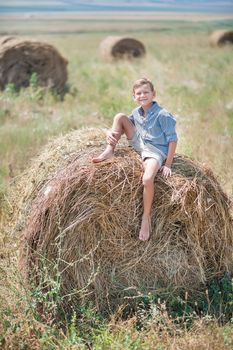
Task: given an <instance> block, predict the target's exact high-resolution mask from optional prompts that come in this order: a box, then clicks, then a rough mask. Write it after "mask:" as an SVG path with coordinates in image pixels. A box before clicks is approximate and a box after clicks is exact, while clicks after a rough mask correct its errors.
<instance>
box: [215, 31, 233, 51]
mask: <svg viewBox="0 0 233 350" xmlns="http://www.w3.org/2000/svg"><path fill="white" fill-rule="evenodd" d="M209 43H210V45H211V46H213V47H216V46H223V45H226V44H233V30H216V31H214V32H213V33H212V34H211V35H210V37H209Z"/></svg>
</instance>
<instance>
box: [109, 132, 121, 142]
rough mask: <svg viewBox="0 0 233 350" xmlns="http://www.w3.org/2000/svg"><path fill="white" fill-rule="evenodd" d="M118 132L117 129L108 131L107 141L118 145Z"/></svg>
mask: <svg viewBox="0 0 233 350" xmlns="http://www.w3.org/2000/svg"><path fill="white" fill-rule="evenodd" d="M118 134H119V133H118V132H115V131H108V133H107V143H108V144H109V145H111V146H116V144H117V142H118V138H117V136H118Z"/></svg>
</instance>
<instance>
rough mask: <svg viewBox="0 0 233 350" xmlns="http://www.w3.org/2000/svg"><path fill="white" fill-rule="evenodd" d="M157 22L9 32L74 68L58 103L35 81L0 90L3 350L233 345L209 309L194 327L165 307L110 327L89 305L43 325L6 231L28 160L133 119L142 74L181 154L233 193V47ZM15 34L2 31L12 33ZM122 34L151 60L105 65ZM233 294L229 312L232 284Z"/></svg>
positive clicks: (204, 32)
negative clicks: (69, 137) (77, 132)
mask: <svg viewBox="0 0 233 350" xmlns="http://www.w3.org/2000/svg"><path fill="white" fill-rule="evenodd" d="M32 22H33V21H32ZM84 22H85V21H84ZM152 23H153V24H151V25H148V23H147V24H145V23H143V21H140V22H138V23H135V22H127V21H126V22H125V21H123V22H122V21H119V22H116V21H115V22H114V27H113V26H112V27H110V29H109V27H108V28H107V23H105V24H104V26H103V23H99V26H98V21H97V22H95V23H94V24H93V26H92V27H91V22H88V23H85V25H84V27H83V28H86V29H85V30H83V31H82V30H81V29H80V30H77V28H76V29H75V31H76V32H75V33H73V32H72V28H71V30H69V33H66V32H65V31H63V30H62V29H61V30H60V31H59V33H56V30H55V31H54V32H53V33H51V30H50V29H51V28H50V27H51V22H50V24H49V28H47V30H46V24H45V23H43V21H41V23H40V25H41V28H42V29H43V34H42V33H39V34H38V28H37V30H33V25H32V24H30V26H28V25H27V26H26V27H25V24H24V27H23V29H19V28H20V27H18V29H17V28H12V33H13V34H14V32H16V29H17V30H18V33H19V34H23V35H25V34H26V35H28V36H31V37H33V38H36V39H39V40H42V41H46V42H48V43H50V44H52V45H54V46H55V47H56V48H57V49H58V50H59V51H60V53H61V54H62V55H63V56H64V57H65V58H67V59H68V61H69V64H68V71H69V79H68V82H67V87H66V93H65V95H64V97H63V98H62V99H61V98H60V97H59V96H58V95H56V94H54V93H51V92H49V91H44V90H42V89H41V88H40V87H38V86H36V84H31V86H30V87H29V88H28V89H22V90H21V91H20V92H17V91H16V90H15V89H14V87H13V86H12V85H9V86H7V87H6V89H5V90H4V91H2V92H1V93H0V159H1V163H0V220H1V222H0V228H1V232H0V242H1V248H0V259H1V260H0V263H1V267H0V319H1V321H0V344H1V345H2V346H3V348H5V349H91V348H93V349H157V350H162V349H195V350H196V349H207V348H209V349H230V348H231V347H232V344H233V340H232V332H233V329H232V323H231V321H232V319H231V320H230V319H229V320H228V323H227V324H224V325H223V324H220V323H221V322H220V323H219V322H218V321H219V320H218V317H217V316H215V315H214V314H210V313H209V308H208V307H207V310H206V312H205V314H203V315H201V316H200V315H199V316H198V317H196V318H195V320H194V318H193V323H192V326H189V324H187V322H188V321H187V318H185V315H184V314H183V316H182V317H183V318H182V320H179V322H175V321H173V320H172V319H171V318H170V317H169V315H168V314H167V312H166V306H161V305H160V304H153V305H152V304H151V305H150V316H148V314H147V313H146V311H145V309H143V310H142V309H140V310H139V313H140V312H141V314H140V315H139V314H137V315H136V316H135V315H132V317H129V318H128V319H126V320H122V319H120V318H119V317H118V315H113V317H112V319H111V320H104V319H102V318H101V316H99V315H98V314H97V313H96V312H95V310H94V309H93V308H92V309H91V308H90V309H88V308H87V309H86V310H82V311H80V310H79V312H80V314H81V318H80V319H79V315H78V314H75V313H74V315H73V316H72V318H71V320H69V322H68V321H67V323H66V326H65V327H64V326H63V327H61V328H57V327H56V326H54V325H53V324H52V323H50V324H46V323H44V322H43V320H41V319H40V317H39V316H38V314H37V313H36V311H35V308H34V304H35V300H37V301H38V298H40V297H41V298H42V296H38V295H35V294H36V293H34V294H33V292H32V293H31V292H30V293H29V291H27V290H25V289H24V286H23V283H22V281H21V279H20V275H19V273H18V268H17V255H18V238H15V237H11V235H10V233H9V229H8V230H7V231H6V230H5V227H6V226H5V225H6V224H5V223H6V220H7V218H8V216H9V215H11V207H10V204H9V201H8V190H9V188H10V184H11V183H12V181H14V179H15V178H17V176H18V175H19V174H20V173H21V172H22V171H23V170H24V169H25V168H27V167H28V165H29V164H30V159H31V158H32V157H35V156H36V155H37V154H39V153H40V152H41V150H42V149H43V147H44V145H46V143H47V142H48V141H49V140H50V139H51V138H53V137H58V136H59V135H61V134H66V133H67V132H69V131H71V130H74V129H79V128H82V127H107V128H108V127H110V126H111V122H112V118H113V116H114V114H116V113H117V112H124V113H126V114H130V112H131V110H132V109H133V108H134V107H135V105H134V102H133V99H132V91H131V87H132V83H133V82H134V81H135V80H136V79H138V78H140V77H148V78H150V79H151V80H152V81H153V82H154V84H155V87H156V90H157V98H156V99H157V101H158V102H159V103H160V104H161V105H163V106H164V107H166V109H168V110H169V111H170V112H171V113H172V114H174V115H175V116H176V119H177V131H178V134H179V144H178V150H177V152H178V153H182V154H186V155H188V156H190V157H192V158H193V159H195V160H197V161H200V162H202V163H206V164H207V165H208V166H209V167H210V168H211V169H212V170H213V172H214V174H215V175H217V177H218V179H219V181H220V183H221V185H222V187H223V188H224V190H225V191H226V193H227V194H228V195H229V196H230V197H231V196H232V194H233V180H232V174H233V153H232V149H233V94H232V92H233V80H232V76H233V50H232V47H231V46H226V47H223V48H211V47H210V46H209V44H208V36H209V33H210V32H211V30H212V29H215V28H217V27H219V26H220V24H221V25H224V21H223V22H222V23H219V22H216V21H213V22H210V21H208V22H201V23H199V22H192V23H191V22H187V23H186V22H180V21H177V22H176V21H173V22H171V21H160V22H159V23H158V22H157V23H154V22H152ZM226 24H227V26H228V25H229V21H228V22H226ZM31 25H32V26H31ZM80 26H81V24H80ZM10 28H11V27H10V26H9V27H8V30H3V28H1V31H2V32H4V33H5V34H6V33H7V34H11V29H10ZM53 28H55V27H53ZM56 28H57V26H56ZM122 28H124V30H123V29H122ZM42 29H41V32H42ZM119 33H120V35H126V36H132V37H135V38H137V39H139V40H141V41H142V42H143V43H144V45H145V47H146V51H147V54H146V57H145V58H143V59H139V60H136V61H119V62H115V63H112V62H111V63H110V62H108V63H107V62H104V61H103V60H102V58H101V57H100V54H99V44H100V42H101V41H102V40H103V39H104V38H105V37H106V36H107V35H109V34H111V35H115V34H117V35H118V34H119ZM228 297H229V300H228V302H229V303H230V304H229V305H230V306H231V307H232V303H233V299H232V298H233V294H232V283H231V286H230V289H229V294H228ZM207 299H208V298H207ZM174 300H175V299H174ZM186 301H187V300H186ZM186 301H185V299H184V303H185V302H186ZM193 302H194V301H193ZM211 303H212V301H211ZM207 304H208V300H207ZM229 305H228V307H229ZM186 311H187V310H186ZM153 312H154V314H153ZM218 315H219V314H218ZM140 317H141V319H140V322H138V319H139V318H140ZM138 323H140V325H142V326H140V327H139V326H138ZM65 328H66V332H65V331H64V329H65Z"/></svg>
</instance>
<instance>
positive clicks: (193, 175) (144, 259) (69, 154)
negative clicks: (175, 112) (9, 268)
mask: <svg viewBox="0 0 233 350" xmlns="http://www.w3.org/2000/svg"><path fill="white" fill-rule="evenodd" d="M104 143H105V133H104V132H103V131H101V130H96V129H86V130H81V131H75V132H73V133H71V134H68V135H66V136H64V137H62V138H59V139H57V140H55V141H54V142H52V143H51V144H50V145H49V146H48V147H47V148H46V149H45V151H44V152H43V153H42V154H41V155H40V156H39V157H38V158H37V159H36V160H34V162H33V163H32V166H31V168H30V169H29V170H28V171H27V172H26V173H25V174H24V176H23V177H22V178H21V180H20V181H18V185H17V187H15V190H14V201H15V204H14V205H15V213H17V215H16V227H17V230H19V231H20V234H21V247H20V252H21V259H20V260H21V261H20V263H21V268H22V270H23V271H24V273H25V276H26V277H27V279H28V281H30V283H32V282H33V283H35V284H40V285H43V281H44V274H45V271H46V269H47V270H48V271H49V272H50V274H51V275H53V274H54V275H55V274H56V272H57V271H58V272H59V274H60V277H61V280H60V281H61V296H62V300H63V303H64V305H65V306H66V307H67V308H68V309H70V308H71V306H72V305H73V304H74V303H77V302H79V303H81V302H82V301H85V302H86V301H88V300H91V301H92V302H94V304H95V305H96V306H97V308H99V309H100V310H101V311H104V312H111V311H113V310H114V308H115V306H117V305H119V304H120V303H122V302H123V300H125V298H128V297H130V298H131V297H134V296H137V295H140V294H141V293H148V292H153V291H155V290H157V289H158V288H163V287H169V286H172V287H184V288H185V289H186V290H187V291H189V290H197V289H199V288H202V287H203V284H205V283H206V282H207V281H208V280H210V279H212V278H213V277H216V276H220V275H221V274H222V273H223V272H225V271H232V247H233V227H232V218H231V215H230V204H231V203H230V201H229V199H228V197H227V196H226V194H225V193H224V192H223V190H222V188H221V186H220V185H219V183H218V181H217V180H216V178H215V177H214V175H213V174H212V172H211V171H210V169H208V168H206V167H204V166H202V165H201V164H199V163H197V162H194V161H192V160H191V159H189V158H187V157H183V156H179V155H177V156H176V157H175V159H174V164H173V175H172V177H171V178H169V179H167V180H166V179H164V178H163V177H162V175H161V174H159V175H158V176H157V177H156V180H155V187H156V191H155V199H154V203H153V209H152V233H151V239H150V240H149V241H148V242H141V241H139V239H138V233H139V227H140V219H141V215H142V190H143V188H142V184H141V176H142V172H143V169H142V163H141V160H140V157H139V156H138V155H137V154H136V153H135V152H134V151H133V150H132V149H130V148H129V147H127V146H125V145H120V146H119V147H118V149H117V151H116V154H115V157H114V158H113V159H112V160H109V161H106V162H103V163H100V164H96V165H95V164H92V163H91V161H90V159H91V157H92V156H93V155H97V154H99V153H100V151H102V150H103V148H104ZM17 208H18V209H17ZM16 209H17V210H16Z"/></svg>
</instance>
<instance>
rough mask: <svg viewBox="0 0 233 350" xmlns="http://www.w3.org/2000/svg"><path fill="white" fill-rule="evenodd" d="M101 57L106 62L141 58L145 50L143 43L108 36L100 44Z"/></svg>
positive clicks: (126, 38)
mask: <svg viewBox="0 0 233 350" xmlns="http://www.w3.org/2000/svg"><path fill="white" fill-rule="evenodd" d="M100 53H101V56H102V57H103V58H104V59H105V60H108V61H111V60H118V59H133V58H141V57H143V56H144V55H145V53H146V49H145V46H144V45H143V43H142V42H141V41H139V40H137V39H134V38H128V37H119V36H108V37H107V38H105V39H104V40H103V41H102V42H101V44H100Z"/></svg>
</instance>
